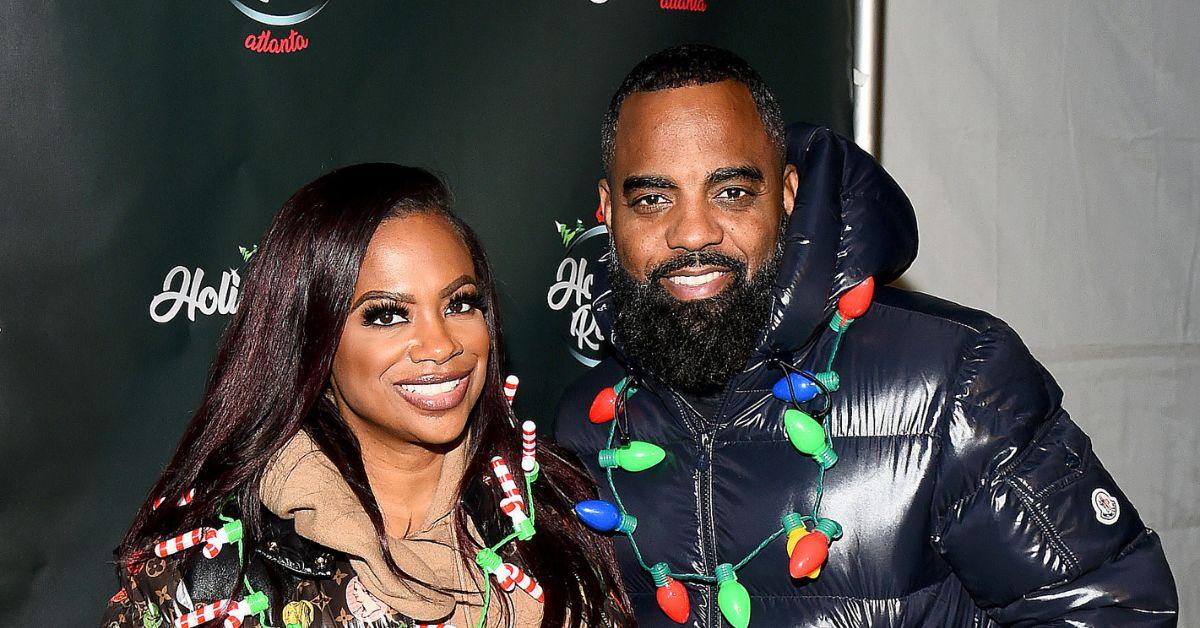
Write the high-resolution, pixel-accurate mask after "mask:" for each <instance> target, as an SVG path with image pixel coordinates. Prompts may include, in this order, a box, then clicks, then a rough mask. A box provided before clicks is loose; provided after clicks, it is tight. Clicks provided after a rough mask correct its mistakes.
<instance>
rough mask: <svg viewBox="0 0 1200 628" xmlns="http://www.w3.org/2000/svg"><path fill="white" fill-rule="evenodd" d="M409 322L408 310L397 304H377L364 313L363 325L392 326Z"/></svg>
mask: <svg viewBox="0 0 1200 628" xmlns="http://www.w3.org/2000/svg"><path fill="white" fill-rule="evenodd" d="M407 322H408V312H407V311H405V310H403V309H402V308H398V307H395V306H381V307H380V306H377V307H372V308H369V309H367V311H366V312H364V313H363V325H367V326H372V327H391V326H393V325H399V324H400V323H407Z"/></svg>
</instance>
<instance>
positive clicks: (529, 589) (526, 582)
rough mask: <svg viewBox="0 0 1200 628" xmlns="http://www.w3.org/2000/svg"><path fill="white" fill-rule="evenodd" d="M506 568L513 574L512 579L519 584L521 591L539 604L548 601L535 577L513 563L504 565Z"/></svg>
mask: <svg viewBox="0 0 1200 628" xmlns="http://www.w3.org/2000/svg"><path fill="white" fill-rule="evenodd" d="M504 566H505V567H508V570H509V571H510V572H512V579H513V581H514V582H516V583H517V587H518V588H519V589H521V590H522V591H524V592H526V593H528V594H529V596H530V597H532V598H533V599H535V600H537V601H538V602H545V601H546V596H545V594H544V593H543V592H542V585H540V584H538V581H537V580H534V579H533V576H531V575H529V574H527V573H525V570H524V569H521V568H520V567H518V566H516V565H514V564H512V563H504Z"/></svg>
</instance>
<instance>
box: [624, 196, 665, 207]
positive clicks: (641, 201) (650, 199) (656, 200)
mask: <svg viewBox="0 0 1200 628" xmlns="http://www.w3.org/2000/svg"><path fill="white" fill-rule="evenodd" d="M665 202H667V197H665V196H663V195H662V194H647V195H645V196H639V197H637V198H636V199H634V200H633V203H632V205H633V206H635V207H637V206H639V205H640V206H647V205H661V204H663V203H665Z"/></svg>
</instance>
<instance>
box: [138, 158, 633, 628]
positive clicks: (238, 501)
mask: <svg viewBox="0 0 1200 628" xmlns="http://www.w3.org/2000/svg"><path fill="white" fill-rule="evenodd" d="M418 212H420V213H429V214H435V215H438V216H442V217H444V218H445V219H446V220H447V221H449V222H450V224H451V225H452V226H453V227H454V229H455V231H456V232H457V233H458V234H459V235H460V236H461V237H462V241H463V244H464V246H466V247H467V249H468V251H469V252H470V254H471V258H472V260H474V265H475V273H476V279H477V280H478V282H479V285H480V290H481V292H482V293H483V297H484V302H485V308H484V312H485V318H486V321H487V326H488V331H489V333H490V336H491V346H490V353H489V356H488V362H487V377H486V381H485V383H484V388H483V392H482V395H481V396H480V399H479V401H478V403H477V404H476V406H475V408H474V409H473V410H472V412H471V416H470V419H469V422H468V425H469V428H470V429H471V433H472V442H471V444H470V449H469V454H468V461H467V467H466V472H465V474H464V476H463V480H462V484H461V485H460V486H459V495H460V499H459V500H458V506H457V507H456V512H455V515H456V516H455V521H456V526H457V529H456V530H455V533H456V536H457V537H458V539H459V545H460V547H461V548H462V559H463V562H464V564H466V565H467V567H468V569H475V565H474V552H475V551H476V550H477V549H479V545H478V542H477V541H476V540H475V539H474V538H472V536H471V535H470V534H469V532H468V529H467V525H468V522H473V523H474V524H475V526H476V527H477V528H478V529H479V530H480V531H482V533H483V534H484V536H485V538H487V537H488V536H490V535H491V534H490V533H493V532H494V531H498V530H503V529H505V526H507V525H508V524H507V518H506V517H505V516H504V515H503V513H502V512H501V510H500V508H499V494H498V491H497V489H496V487H494V486H492V484H493V482H491V481H490V479H489V478H490V476H491V472H490V471H491V469H490V464H489V460H490V458H491V457H492V456H494V455H500V456H504V458H505V459H506V460H508V461H510V462H515V461H517V460H519V459H520V455H521V452H520V450H521V446H520V433H519V431H517V430H516V429H515V428H514V427H512V424H511V423H510V420H511V419H512V411H511V409H510V408H509V406H508V403H507V401H506V400H505V398H504V393H503V389H502V388H503V384H502V379H503V354H502V350H501V346H502V339H501V333H500V326H499V311H498V307H497V298H496V294H495V288H494V281H493V277H492V271H491V267H490V266H489V264H488V261H487V257H486V256H485V255H484V252H483V249H482V247H481V246H480V243H479V240H478V238H477V237H476V236H475V234H474V232H472V231H471V229H470V228H469V227H468V226H467V225H466V223H464V222H463V221H462V220H461V219H459V218H458V217H457V216H455V215H454V214H453V213H452V212H451V210H450V195H449V192H448V191H447V189H446V187H445V185H443V184H442V182H441V181H440V180H439V179H438V178H437V177H436V176H434V175H433V174H431V173H430V172H428V171H426V170H423V169H420V168H412V167H406V166H400V165H396V164H386V163H374V164H359V165H355V166H348V167H345V168H341V169H338V170H335V171H333V172H330V173H328V174H326V175H324V176H322V177H320V178H318V179H316V180H315V181H313V182H311V183H309V184H308V185H306V186H304V187H303V188H301V189H300V190H299V191H298V192H296V193H295V194H294V195H293V196H292V197H291V198H290V199H288V201H287V202H286V203H284V204H283V207H282V208H281V209H280V210H279V212H278V213H277V214H276V215H275V218H274V220H273V222H272V223H271V226H270V228H269V229H268V230H267V233H266V236H265V237H264V238H263V241H262V243H261V245H260V247H259V250H258V252H257V253H256V254H255V256H254V258H253V259H252V260H251V263H250V267H249V271H248V273H247V276H246V281H245V284H244V287H243V289H242V292H241V295H242V296H241V299H242V300H241V302H240V303H239V304H238V309H237V313H236V314H235V315H234V316H233V319H232V320H231V321H230V323H229V327H228V328H227V329H226V331H225V334H224V336H223V338H222V340H221V344H220V347H219V349H218V351H217V356H216V359H215V360H214V362H213V364H212V367H211V370H210V372H209V376H208V384H207V387H206V389H205V393H204V398H203V400H202V401H201V403H200V407H199V409H197V410H196V413H195V415H194V416H193V417H192V420H191V422H190V423H189V424H188V426H187V429H186V431H185V432H184V435H183V438H182V439H181V441H180V443H179V446H178V448H177V449H176V451H175V453H174V455H173V456H172V458H171V461H170V463H168V465H167V467H166V469H165V470H164V471H163V473H162V475H161V476H160V477H159V478H158V481H157V482H155V484H154V487H153V489H152V490H151V492H150V495H149V497H148V499H147V501H146V503H145V504H144V505H143V506H142V507H141V508H140V509H139V510H138V512H137V515H136V516H135V517H134V519H133V523H132V524H131V525H130V528H129V531H128V532H127V533H126V534H125V537H124V539H123V541H122V542H121V545H120V546H119V547H118V550H117V554H118V568H119V569H120V568H121V567H123V566H128V565H130V564H131V563H136V562H138V561H139V560H142V559H143V558H144V556H145V549H146V548H147V547H148V546H149V545H150V544H152V543H153V542H154V541H155V540H158V539H159V538H161V537H163V536H166V535H171V534H174V533H176V532H178V531H180V530H185V529H190V528H194V527H197V526H200V525H205V524H211V523H212V518H213V517H214V516H215V515H216V513H217V512H218V510H219V509H220V508H222V506H223V505H225V504H226V503H227V500H230V501H229V503H230V504H231V505H232V506H233V507H234V508H236V509H237V511H239V512H240V513H241V517H242V520H243V523H244V525H245V526H246V529H247V532H248V534H247V537H246V540H247V543H251V544H252V543H253V540H254V538H256V537H257V536H258V533H259V532H260V530H261V514H260V513H261V508H262V501H261V498H260V495H259V481H260V480H261V478H262V476H263V473H264V471H265V468H266V466H267V463H268V462H269V460H270V458H271V456H272V455H273V454H274V453H275V452H277V451H278V450H279V449H280V448H282V447H283V446H284V445H285V444H286V443H287V442H288V440H289V439H291V438H292V436H294V435H295V434H296V433H297V432H298V431H299V430H302V429H303V430H305V431H306V432H307V433H308V434H309V435H310V436H311V437H312V438H313V440H314V441H315V442H316V443H317V445H318V446H319V447H320V448H321V450H322V452H324V453H325V454H326V455H327V456H328V457H329V458H330V460H332V461H333V463H334V464H335V465H336V466H337V468H338V469H339V470H340V471H341V474H342V477H343V478H344V479H345V480H346V483H347V484H349V486H350V487H351V489H352V490H353V491H354V493H355V495H356V496H357V497H358V500H359V502H360V503H361V504H362V507H363V509H364V510H365V511H366V513H367V514H368V516H369V517H370V519H371V521H372V523H373V524H374V526H375V529H376V532H377V535H378V537H379V542H380V544H381V545H382V546H383V547H384V549H385V551H384V555H385V556H386V557H387V559H388V562H389V565H388V566H389V568H391V569H392V570H393V571H394V572H395V573H396V574H397V575H399V576H401V577H404V576H405V574H404V573H403V572H402V571H401V570H400V568H399V567H398V566H397V565H396V564H395V563H394V562H393V561H392V560H391V553H390V552H388V551H386V550H387V536H386V535H385V534H384V527H383V515H382V512H381V511H380V508H379V504H378V502H377V501H376V500H375V496H374V494H373V493H372V491H371V487H370V484H369V482H368V480H367V475H366V471H365V469H364V467H363V462H362V455H361V452H360V450H359V445H358V440H357V439H356V438H355V436H354V434H353V433H352V432H351V431H350V429H349V427H348V426H347V424H346V423H345V421H344V420H343V419H342V417H341V416H340V414H339V413H338V411H337V409H336V407H335V406H334V405H333V404H332V403H330V402H329V401H328V400H327V399H326V398H325V397H324V395H323V394H322V393H323V392H324V391H325V389H326V387H327V385H328V382H329V374H330V370H331V365H332V363H333V356H334V353H335V352H336V350H337V347H338V339H339V338H340V336H341V331H342V325H343V324H344V323H345V321H346V318H347V316H348V313H349V307H350V299H351V297H352V295H353V291H354V285H355V283H356V281H357V279H358V274H359V269H360V267H361V264H362V259H363V255H364V254H365V252H366V249H367V245H368V243H369V242H370V240H371V237H372V236H373V235H374V233H375V231H376V229H377V228H378V227H379V225H380V224H382V223H383V221H385V220H388V219H392V218H401V217H403V216H406V215H410V214H413V213H418ZM538 448H539V455H538V461H539V464H540V465H541V475H540V478H539V480H538V481H537V483H535V484H534V485H533V487H534V494H533V498H534V500H535V501H536V504H537V534H536V536H534V537H533V539H531V540H530V541H526V542H519V543H510V544H508V545H507V546H506V547H505V548H504V549H503V550H502V552H501V553H502V554H503V555H504V556H506V557H507V559H508V560H511V561H512V562H514V563H518V564H521V565H522V566H523V567H525V568H527V569H528V570H529V571H530V572H531V573H534V574H536V575H537V577H538V580H539V582H541V584H542V588H543V589H544V590H545V593H546V596H545V600H546V601H545V605H544V619H543V621H542V626H545V627H555V628H557V627H559V626H564V625H567V624H568V622H569V625H571V626H598V625H618V626H625V625H633V624H634V620H633V619H632V614H631V611H630V608H629V603H628V598H627V596H626V594H625V590H624V587H623V585H622V583H621V578H620V575H619V573H618V572H617V570H616V567H615V564H616V561H615V558H614V555H613V549H612V544H611V542H610V541H608V540H607V539H605V538H604V537H601V536H599V535H596V534H594V533H592V532H590V531H589V530H587V529H585V528H584V527H583V526H582V525H581V524H580V523H579V521H578V520H577V518H576V517H575V515H574V512H573V506H574V504H575V503H576V502H577V501H579V500H583V499H588V498H592V497H594V496H595V494H596V489H595V485H594V484H593V483H592V481H591V480H590V479H589V477H588V476H587V475H586V474H585V473H584V472H583V471H582V470H580V469H579V467H578V466H576V465H575V464H573V463H571V462H569V461H568V460H567V459H566V457H565V456H566V455H567V454H564V453H563V452H562V451H561V450H559V449H558V448H556V447H554V446H552V445H550V444H548V443H545V442H539V444H538ZM510 468H511V469H512V471H513V473H514V475H515V476H516V478H517V481H518V482H519V483H520V482H521V481H522V480H523V477H522V476H521V470H520V466H519V465H510ZM193 487H194V488H195V497H194V499H193V501H192V502H191V504H190V505H188V506H187V507H182V508H180V507H175V506H174V501H175V499H176V498H177V497H178V496H179V495H182V494H184V493H185V492H187V491H188V489H190V488H193ZM159 496H165V497H166V499H165V501H164V502H163V504H162V506H160V507H159V508H157V509H156V508H153V507H152V503H153V500H154V499H155V498H157V497H159ZM487 540H488V541H491V542H494V541H495V540H498V539H491V538H487ZM249 549H250V551H251V552H252V551H253V549H252V548H249ZM248 555H252V554H248ZM481 577H487V576H486V575H481ZM239 580H240V578H239ZM494 597H495V598H497V599H502V600H503V599H505V598H504V596H494ZM503 607H504V611H503V612H504V613H505V614H506V615H507V614H509V613H511V609H510V608H509V607H508V605H507V602H505V603H504V604H503Z"/></svg>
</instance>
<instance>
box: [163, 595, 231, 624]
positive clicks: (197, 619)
mask: <svg viewBox="0 0 1200 628" xmlns="http://www.w3.org/2000/svg"><path fill="white" fill-rule="evenodd" d="M239 607H240V603H239V602H238V601H236V600H214V601H212V602H209V603H207V604H200V605H199V606H197V607H196V610H194V611H192V612H190V613H188V614H186V615H181V616H180V617H179V619H176V620H175V628H193V627H194V626H199V625H200V624H204V623H208V622H210V621H212V620H214V619H217V618H218V617H221V616H222V615H226V614H233V611H234V609H235V608H239Z"/></svg>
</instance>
